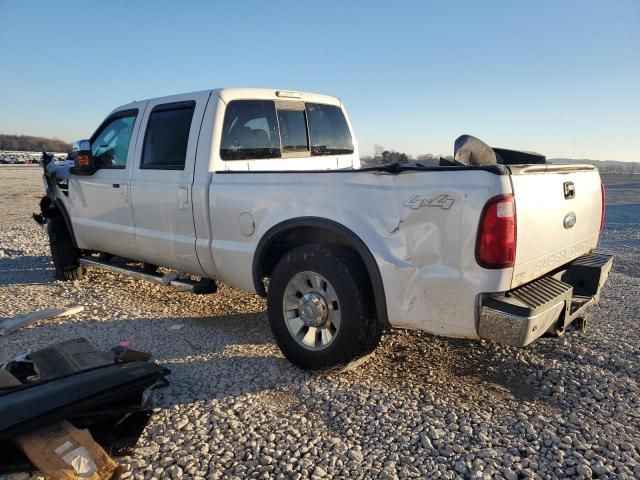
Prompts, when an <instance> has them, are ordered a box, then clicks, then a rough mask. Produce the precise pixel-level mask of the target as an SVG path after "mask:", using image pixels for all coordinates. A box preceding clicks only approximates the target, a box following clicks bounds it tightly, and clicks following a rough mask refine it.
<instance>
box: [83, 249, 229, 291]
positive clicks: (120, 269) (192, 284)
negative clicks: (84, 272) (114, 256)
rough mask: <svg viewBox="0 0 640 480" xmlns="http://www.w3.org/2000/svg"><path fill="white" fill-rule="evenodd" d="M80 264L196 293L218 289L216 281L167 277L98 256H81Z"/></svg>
mask: <svg viewBox="0 0 640 480" xmlns="http://www.w3.org/2000/svg"><path fill="white" fill-rule="evenodd" d="M79 262H80V265H86V266H89V267H95V268H101V269H102V270H108V271H110V272H115V273H120V274H122V275H127V276H129V277H132V278H137V279H139V280H147V281H148V282H154V283H161V284H163V285H169V286H171V287H174V288H177V289H178V290H183V291H185V292H191V293H196V294H207V293H215V292H216V291H217V290H218V287H217V285H216V282H214V281H213V280H209V279H208V278H203V279H202V280H200V281H195V280H189V279H180V278H171V279H166V277H165V276H163V275H161V274H159V273H146V272H143V271H141V270H140V269H137V268H135V267H130V266H128V265H123V264H119V265H116V264H112V263H110V262H108V261H106V260H100V259H97V258H90V257H81V258H80V259H79Z"/></svg>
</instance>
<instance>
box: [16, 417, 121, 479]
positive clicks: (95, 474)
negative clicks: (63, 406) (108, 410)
mask: <svg viewBox="0 0 640 480" xmlns="http://www.w3.org/2000/svg"><path fill="white" fill-rule="evenodd" d="M17 444H18V446H19V447H20V450H22V451H23V452H24V453H25V455H26V456H27V457H28V458H29V460H31V462H32V463H33V464H34V465H35V466H36V467H37V468H38V469H39V470H40V471H41V472H42V473H44V474H45V475H48V476H51V477H52V478H55V479H56V480H76V479H78V478H83V479H87V480H109V479H111V478H112V477H113V476H114V474H115V472H116V470H117V469H118V464H117V463H116V462H114V461H113V459H112V458H111V457H109V455H107V453H106V452H105V451H104V450H103V449H102V447H101V446H100V445H98V444H97V443H96V441H95V440H94V439H93V437H92V436H91V433H89V431H88V430H80V429H78V428H75V427H74V426H73V425H71V424H70V423H69V422H60V423H57V424H55V425H51V426H49V427H46V428H42V429H40V430H36V431H33V432H30V433H27V434H24V435H21V436H20V437H18V439H17Z"/></svg>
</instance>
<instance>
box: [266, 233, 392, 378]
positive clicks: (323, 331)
mask: <svg viewBox="0 0 640 480" xmlns="http://www.w3.org/2000/svg"><path fill="white" fill-rule="evenodd" d="M369 285H370V284H369V281H368V277H367V273H366V270H365V268H364V266H363V265H362V263H361V262H360V260H359V258H358V257H357V256H356V255H355V254H353V253H352V252H351V251H349V250H348V249H345V248H341V247H333V246H328V245H321V244H314V245H306V246H303V247H299V248H295V249H293V250H291V251H290V252H288V253H287V254H286V255H285V256H284V257H283V258H282V259H281V260H280V262H279V263H278V264H277V265H276V267H275V268H274V270H273V272H272V274H271V278H270V280H269V289H268V314H269V324H270V326H271V331H272V332H273V336H274V337H275V339H276V342H277V344H278V346H279V347H280V349H281V350H282V352H283V353H284V355H285V357H286V358H287V359H288V360H289V361H291V362H292V363H293V364H295V365H297V366H299V367H301V368H309V369H319V368H325V367H331V366H335V365H341V364H345V363H348V362H350V361H352V360H355V359H356V358H358V357H360V356H362V355H365V354H367V353H369V352H370V351H372V350H373V349H374V348H375V347H376V346H377V345H378V342H379V341H380V336H381V334H382V325H381V324H380V323H379V322H378V320H377V318H376V316H375V312H374V309H373V308H372V305H373V299H372V295H371V289H370V286H369Z"/></svg>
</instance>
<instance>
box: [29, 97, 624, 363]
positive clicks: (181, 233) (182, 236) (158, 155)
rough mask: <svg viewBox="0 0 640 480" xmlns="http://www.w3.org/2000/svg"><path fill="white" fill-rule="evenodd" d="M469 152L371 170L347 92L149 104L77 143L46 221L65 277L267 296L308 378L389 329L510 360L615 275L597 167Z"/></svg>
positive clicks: (54, 178)
mask: <svg viewBox="0 0 640 480" xmlns="http://www.w3.org/2000/svg"><path fill="white" fill-rule="evenodd" d="M461 138H463V137H461ZM465 138H466V140H465V142H466V143H464V142H463V143H464V144H463V145H462V148H457V149H456V159H455V160H454V161H445V160H443V161H442V164H441V165H421V164H418V163H413V164H395V165H382V166H375V167H367V168H365V167H362V166H361V163H360V157H359V153H358V144H357V142H356V139H355V136H354V134H353V130H352V127H351V123H350V121H349V117H348V116H347V113H346V111H345V109H344V106H343V104H342V102H341V101H340V100H339V99H337V98H334V97H330V96H326V95H319V94H314V93H303V92H295V91H284V90H271V89H236V88H231V89H218V90H207V91H201V92H195V93H187V94H182V95H174V96H169V97H163V98H154V99H150V100H143V101H135V102H132V103H129V104H126V105H122V106H120V107H118V108H116V109H115V110H114V111H113V112H111V113H110V114H109V115H108V116H107V118H106V119H105V120H104V122H103V123H102V124H101V125H100V126H99V127H98V128H97V130H96V131H95V133H94V134H93V135H92V136H91V138H90V139H88V140H84V141H80V142H78V143H77V144H76V145H75V146H74V152H73V153H72V158H73V160H74V165H73V167H71V168H69V167H68V166H57V165H56V164H55V162H45V164H46V165H45V186H46V189H47V195H46V197H44V198H43V200H42V202H41V210H42V212H41V216H40V217H39V218H40V219H41V220H42V221H43V222H46V223H47V229H48V233H49V238H50V245H51V252H52V257H53V261H54V265H55V267H56V275H57V277H58V278H59V279H62V280H77V279H80V278H81V277H82V272H83V268H84V267H86V266H92V267H98V268H104V269H109V270H115V271H118V272H121V273H124V274H127V275H133V276H137V277H140V278H145V279H147V280H151V281H158V282H164V283H167V284H170V285H173V286H176V287H178V288H183V289H186V290H190V291H194V292H196V293H213V292H215V289H216V281H222V282H225V283H227V284H229V285H232V286H234V287H238V288H241V289H244V290H246V291H249V292H255V293H257V294H259V295H262V296H265V297H267V305H268V308H267V310H268V318H269V323H270V327H271V330H272V332H273V335H274V337H275V340H276V342H277V344H278V345H279V347H280V348H281V350H282V352H283V353H284V355H285V356H286V358H288V359H289V360H290V361H292V362H293V363H294V364H296V365H298V366H300V367H303V368H312V369H313V368H323V367H328V366H333V365H339V364H345V363H348V362H351V361H353V360H355V359H357V358H359V357H362V356H364V355H365V354H367V353H369V352H371V351H372V350H373V349H374V348H375V347H376V345H377V344H378V342H379V340H380V337H381V333H382V330H383V329H384V328H386V327H402V328H411V329H418V330H424V331H427V332H431V333H433V334H437V335H444V336H448V337H459V338H468V339H478V338H483V339H487V340H491V341H495V342H500V343H504V344H508V345H513V346H525V345H527V344H529V343H530V342H532V341H533V340H535V339H536V338H538V337H540V336H542V335H543V334H549V335H557V334H562V333H564V332H565V330H566V329H567V328H568V327H569V325H570V324H571V323H572V322H573V321H574V320H576V319H582V318H584V315H585V309H586V308H587V307H589V305H591V304H593V303H595V302H597V301H598V299H599V295H600V290H601V288H602V286H603V284H604V282H605V281H606V279H607V276H608V273H609V270H610V268H611V262H612V259H611V257H609V256H607V255H603V254H601V253H598V252H597V251H596V247H597V245H598V237H599V233H600V230H601V228H602V222H603V217H604V190H603V188H602V185H601V182H600V177H599V174H598V171H597V170H596V169H595V168H594V167H592V166H589V165H550V164H547V163H546V161H545V158H544V157H543V156H540V155H536V154H529V153H525V152H517V151H513V150H505V149H497V148H495V149H493V148H491V147H488V146H487V145H485V144H483V143H482V142H480V141H476V140H477V139H473V137H468V138H467V137H465ZM469 139H471V141H469ZM474 159H475V160H474ZM160 267H163V268H162V269H161V270H160V271H159V270H158V269H159V268H160ZM167 272H169V273H167ZM171 272H173V273H171Z"/></svg>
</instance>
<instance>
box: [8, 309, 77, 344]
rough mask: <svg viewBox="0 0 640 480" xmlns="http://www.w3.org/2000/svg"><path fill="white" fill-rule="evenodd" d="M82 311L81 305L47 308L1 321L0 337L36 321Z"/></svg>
mask: <svg viewBox="0 0 640 480" xmlns="http://www.w3.org/2000/svg"><path fill="white" fill-rule="evenodd" d="M83 310H84V307H83V306H82V305H74V306H72V307H66V308H49V309H46V310H38V311H36V312H31V313H27V314H25V315H20V316H17V317H14V318H10V319H7V320H3V321H1V322H0V337H3V336H5V335H9V334H10V333H13V332H15V331H16V330H18V329H19V328H22V327H26V326H27V325H30V324H32V323H34V322H37V321H38V320H44V319H46V318H55V317H68V316H71V315H75V314H76V313H80V312H82V311H83Z"/></svg>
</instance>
